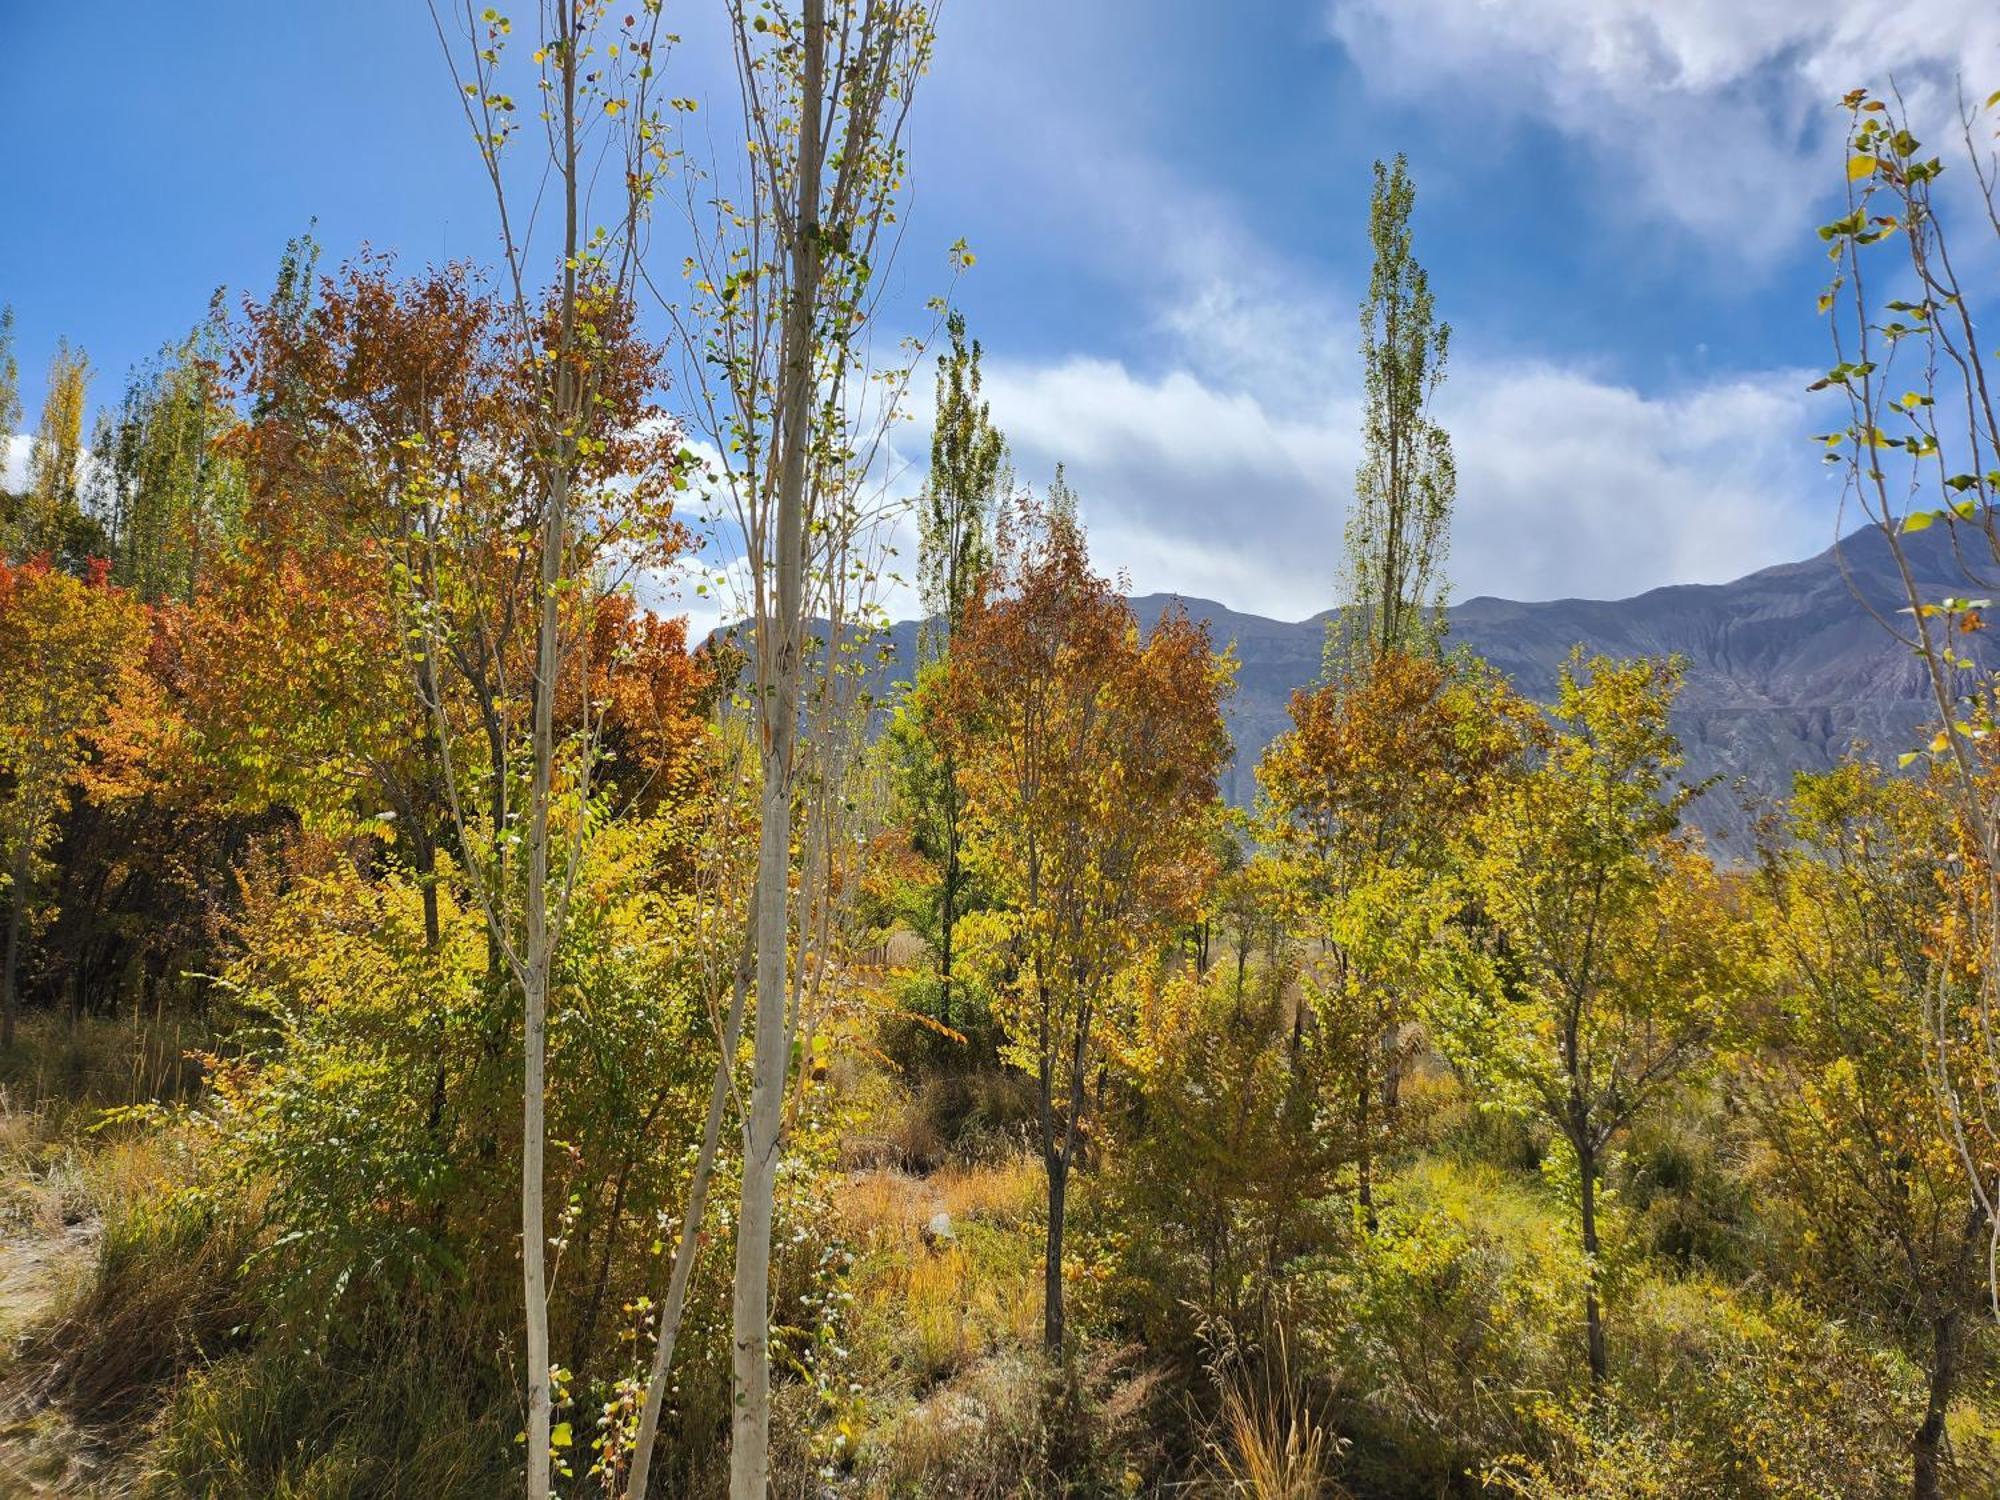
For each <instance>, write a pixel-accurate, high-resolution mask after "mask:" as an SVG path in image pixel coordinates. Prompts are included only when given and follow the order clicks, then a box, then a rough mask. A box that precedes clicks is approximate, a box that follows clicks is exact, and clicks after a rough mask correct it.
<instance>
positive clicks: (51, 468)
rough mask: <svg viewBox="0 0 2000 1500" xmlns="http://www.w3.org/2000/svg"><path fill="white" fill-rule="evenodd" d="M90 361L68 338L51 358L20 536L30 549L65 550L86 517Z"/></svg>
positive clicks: (31, 460) (29, 467)
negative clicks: (82, 500) (81, 494)
mask: <svg viewBox="0 0 2000 1500" xmlns="http://www.w3.org/2000/svg"><path fill="white" fill-rule="evenodd" d="M89 384H90V362H89V361H88V360H87V359H86V358H85V357H84V354H83V351H82V350H81V349H71V348H70V346H69V341H68V340H67V339H64V340H61V341H59V342H58V343H57V344H56V352H55V355H54V357H53V358H52V359H51V360H50V361H49V385H48V396H47V398H46V400H44V402H43V403H42V420H41V424H40V426H38V427H37V428H36V430H35V441H34V446H33V447H32V448H31V449H30V450H29V453H28V494H27V504H26V506H25V507H24V508H23V510H22V513H21V527H20V541H21V543H22V550H23V551H24V552H27V553H35V552H51V553H57V552H62V551H63V550H64V549H65V544H66V543H67V542H68V540H69V536H70V533H71V531H72V530H73V529H74V527H75V525H76V523H77V522H78V521H80V520H81V519H82V516H83V511H82V507H81V506H80V505H79V503H78V489H79V487H80V484H81V480H82V474H83V406H84V398H85V394H86V392H87V390H88V388H89Z"/></svg>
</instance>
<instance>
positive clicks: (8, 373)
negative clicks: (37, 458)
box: [0, 306, 21, 465]
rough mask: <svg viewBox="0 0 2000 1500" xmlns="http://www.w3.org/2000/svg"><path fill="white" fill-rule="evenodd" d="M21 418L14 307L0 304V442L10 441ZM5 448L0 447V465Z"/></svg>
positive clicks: (2, 462) (19, 373)
mask: <svg viewBox="0 0 2000 1500" xmlns="http://www.w3.org/2000/svg"><path fill="white" fill-rule="evenodd" d="M20 420H21V365H20V361H18V360H17V359H15V357H14V309H13V308H12V307H9V306H0V443H7V442H11V441H12V440H13V437H14V427H15V424H16V423H18V422H19V421H20ZM5 458H6V450H5V449H0V465H4V460H5Z"/></svg>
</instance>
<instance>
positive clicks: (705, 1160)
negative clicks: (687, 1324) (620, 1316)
mask: <svg viewBox="0 0 2000 1500" xmlns="http://www.w3.org/2000/svg"><path fill="white" fill-rule="evenodd" d="M754 962H755V951H754V948H751V947H746V948H745V950H744V953H743V956H742V957H741V958H740V959H739V960H738V961H737V965H736V979H735V983H734V985H733V986H732V988H731V994H730V1001H729V1014H728V1016H727V1017H726V1018H725V1019H724V1021H723V1027H722V1055H721V1056H720V1057H719V1058H717V1059H716V1063H715V1080H714V1082H713V1083H712V1084H710V1086H709V1093H708V1119H707V1121H706V1122H705V1123H704V1124H703V1126H702V1132H701V1151H700V1153H699V1154H698V1155H697V1156H696V1157H695V1164H694V1177H693V1179H692V1180H691V1181H690V1182H689V1184H688V1201H687V1208H686V1211H685V1212H683V1213H682V1215H681V1233H680V1242H679V1244H678V1245H676V1246H675V1248H674V1269H673V1274H672V1276H671V1277H669V1278H668V1282H667V1298H666V1301H665V1302H664V1303H663V1304H662V1305H661V1308H660V1327H659V1342H658V1343H657V1344H655V1345H654V1348H653V1370H652V1376H651V1378H650V1379H649V1380H648V1381H647V1384H646V1399H645V1402H644V1404H643V1405H642V1406H641V1407H640V1409H639V1431H638V1433H637V1435H636V1436H635V1438H634V1439H633V1444H632V1470H631V1473H630V1475H629V1476H628V1477H627V1480H626V1485H625V1496H626V1500H646V1485H647V1482H648V1480H649V1479H650V1478H651V1475H652V1470H653V1445H654V1443H655V1442H657V1441H658V1439H659V1434H660V1412H661V1409H662V1408H663V1407H664V1406H665V1404H666V1397H667V1373H668V1371H669V1370H670V1369H672V1367H673V1362H674V1345H675V1343H676V1342H677V1341H678V1339H679V1337H680V1329H681V1316H682V1314H683V1313H684V1312H685V1310H686V1308H687V1289H688V1282H689V1280H690V1279H691V1278H692V1276H693V1274H694V1262H695V1253H696V1251H697V1249H698V1248H699V1245H700V1239H701V1221H702V1215H703V1213H704V1212H705V1211H706V1209H707V1207H708V1184H709V1179H710V1178H711V1177H712V1176H713V1175H714V1173H715V1158H716V1154H717V1148H718V1147H719V1146H720V1144H721V1139H722V1116H723V1112H724V1110H725V1109H726V1108H727V1106H728V1102H729V1075H730V1073H731V1071H732V1070H733V1069H734V1067H735V1062H736V1046H737V1042H738V1040H739V1039H740V1038H741V1037H742V1035H743V1004H744V1000H745V997H746V996H747V994H748V991H749V988H750V980H751V978H752V975H753V973H754Z"/></svg>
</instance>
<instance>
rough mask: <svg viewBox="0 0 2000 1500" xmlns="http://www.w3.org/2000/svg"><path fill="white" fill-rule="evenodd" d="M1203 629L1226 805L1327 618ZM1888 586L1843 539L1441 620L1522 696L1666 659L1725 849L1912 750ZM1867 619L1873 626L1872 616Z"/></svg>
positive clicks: (1884, 562) (1908, 679)
mask: <svg viewBox="0 0 2000 1500" xmlns="http://www.w3.org/2000/svg"><path fill="white" fill-rule="evenodd" d="M1950 546H1951V544H1950V540H1949V534H1948V532H1947V530H1946V528H1944V527H1942V526H1940V527H1935V528H1933V529H1932V530H1931V531H1928V532H1925V533H1922V534H1921V535H1919V536H1917V537H1913V538H1911V548H1912V560H1913V562H1914V563H1915V565H1916V567H1917V571H1918V577H1919V582H1920V583H1921V585H1922V586H1923V588H1924V591H1925V594H1926V597H1937V596H1941V595H1944V594H1952V593H1959V594H1963V593H1966V592H1968V590H1969V588H1970V587H1971V586H1970V585H1968V584H1967V583H1966V581H1965V578H1964V575H1963V573H1962V572H1961V571H1960V570H1959V569H1958V567H1957V566H1956V565H1955V564H1954V562H1953V560H1952V556H1951V550H1950ZM1172 602H1173V599H1172V597H1171V596H1169V595H1164V594H1149V595H1143V596H1140V597H1138V598H1135V599H1134V600H1133V601H1132V604H1133V608H1134V610H1135V611H1136V612H1137V614H1138V615H1139V618H1140V620H1141V621H1142V623H1144V624H1146V625H1148V626H1150V625H1151V623H1152V622H1153V621H1154V620H1156V619H1157V618H1158V617H1159V614H1160V612H1161V611H1162V610H1163V609H1165V608H1166V607H1167V606H1168V605H1169V604H1170V603H1172ZM1180 602H1181V603H1183V604H1185V605H1186V607H1187V609H1188V611H1189V613H1190V614H1192V615H1193V616H1194V617H1195V618H1197V619H1205V620H1207V621H1208V622H1209V626H1210V629H1211V632H1212V633H1213V636H1214V639H1215V642H1216V644H1217V646H1218V647H1220V646H1223V645H1229V644H1233V645H1234V646H1235V648H1236V654H1237V660H1238V670H1237V691H1236V696H1235V699H1234V701H1233V703H1232V704H1231V706H1230V710H1229V718H1230V728H1231V731H1232V733H1233V735H1234V737H1235V741H1236V759H1235V762H1234V764H1233V765H1232V766H1231V768H1230V770H1229V773H1228V780H1227V783H1226V786H1225V791H1226V792H1227V794H1228V796H1229V798H1230V800H1232V801H1234V802H1236V803H1238V804H1247V803H1249V802H1250V801H1251V800H1252V799H1253V798H1254V796H1255V790H1256V781H1255V774H1254V773H1255V767H1256V764H1257V759H1258V757H1259V756H1260V755H1261V754H1262V753H1263V750H1264V747H1265V746H1266V745H1267V744H1269V743H1270V741H1271V740H1272V739H1273V738H1274V737H1275V736H1276V735H1278V734H1279V733H1281V732H1282V731H1283V730H1284V728H1285V727H1286V725H1287V724H1288V723H1289V715H1288V712H1287V707H1286V705H1287V702H1288V700H1289V698H1290V696H1291V694H1292V692H1293V691H1294V690H1295V689H1297V688H1299V687H1302V686H1304V685H1305V684H1307V683H1309V682H1311V681H1312V680H1313V679H1314V677H1315V676H1316V675H1317V674H1318V671H1319V666H1320V648H1321V642H1322V641H1323V639H1324V637H1325V632H1326V621H1327V616H1326V615H1324V614H1321V615H1316V616H1314V617H1313V618H1311V619H1309V620H1301V621H1297V622H1288V621H1282V620H1272V619H1266V618H1264V617H1262V616H1259V615H1252V614H1242V613H1239V612H1237V611H1235V610H1231V609H1228V608H1225V607H1224V606H1222V605H1220V604H1216V603H1214V602H1212V601H1210V600H1206V599H1184V600H1181V601H1180ZM1902 607H1903V592H1902V588H1901V584H1900V582H1899V580H1898V578H1897V576H1896V573H1895V571H1894V565H1893V562H1892V560H1891V558H1890V556H1889V551H1888V548H1887V546H1886V545H1885V544H1884V542H1883V540H1882V537H1881V535H1880V534H1879V533H1877V532H1873V531H1862V532H1857V533H1855V534H1854V535H1852V536H1850V537H1848V538H1847V539H1846V540H1845V541H1843V542H1842V543H1840V544H1839V545H1838V546H1835V547H1830V548H1828V549H1827V550H1826V551H1825V552H1823V553H1821V554H1820V555H1819V556H1817V557H1813V558H1808V559H1807V560H1805V561H1804V562H1797V563H1786V564H1784V565H1782V566H1779V567H1774V568H1766V569H1764V570H1762V571H1761V572H1757V573H1752V574H1749V575H1748V576H1747V577H1744V578H1739V579H1737V580H1735V581H1734V582H1732V583H1722V584H1680V585H1675V586H1671V587H1668V588H1659V589H1654V590H1652V591H1651V592H1649V593H1644V594H1640V595H1638V596H1637V597H1635V598H1631V599H1619V600H1598V599H1553V600H1547V601H1544V602H1541V603H1519V602H1516V601H1514V600H1509V599H1493V598H1475V599H1468V600H1466V601H1465V602H1464V603H1463V604H1460V605H1458V606H1456V607H1455V608H1453V609H1452V611H1451V632H1450V638H1451V643H1452V644H1453V645H1454V646H1464V647H1468V648H1470V649H1471V650H1472V651H1474V652H1476V653H1478V654H1479V655H1480V656H1482V657H1484V658H1485V659H1486V660H1488V661H1490V662H1492V663H1493V664H1494V665H1495V666H1496V667H1498V668H1500V669H1501V670H1502V671H1504V672H1506V673H1507V674H1508V676H1509V677H1511V678H1512V679H1513V681H1514V684H1515V686H1516V687H1517V688H1519V689H1520V690H1521V691H1522V692H1524V693H1526V694H1528V695H1529V696H1530V697H1534V698H1538V699H1543V700H1547V699H1550V698H1552V697H1553V696H1554V694H1555V687H1556V674H1557V670H1558V668H1559V667H1560V666H1561V665H1562V663H1563V661H1564V660H1565V659H1566V658H1567V657H1568V655H1569V652H1570V649H1571V647H1572V646H1575V645H1578V644H1581V645H1583V646H1584V647H1585V648H1587V649H1588V650H1591V651H1601V652H1605V653H1608V654H1611V655H1615V656H1638V655H1668V654H1678V655H1680V656H1682V657H1684V658H1685V659H1686V662H1687V682H1686V687H1685V689H1684V691H1683V693H1682V697H1681V701H1680V705H1679V708H1678V711H1677V712H1676V714H1675V725H1676V728H1677V730H1678V732H1679V734H1680V736H1681V741H1682V745H1683V747H1684V749H1685V750H1686V753H1687V768H1686V773H1685V774H1686V775H1687V776H1688V777H1689V778H1691V779H1702V778H1708V777H1719V778H1720V780H1719V781H1718V783H1717V785H1716V786H1715V787H1714V788H1713V789H1712V790H1710V791H1709V792H1707V793H1706V794H1705V795H1704V796H1703V797H1702V798H1701V799H1700V801H1699V802H1698V803H1697V804H1696V808H1695V810H1694V817H1695V821H1696V822H1698V823H1699V824H1700V825H1701V826H1702V827H1703V828H1704V829H1705V830H1706V831H1707V832H1708V833H1709V835H1710V836H1711V838H1713V839H1714V840H1715V841H1716V842H1717V843H1718V844H1719V845H1720V846H1722V847H1723V848H1724V849H1725V850H1728V851H1730V852H1733V853H1736V854H1744V853H1747V852H1748V850H1749V847H1750V835H1749V828H1750V822H1751V818H1752V816H1753V813H1752V812H1751V811H1749V810H1746V801H1747V802H1748V803H1750V804H1752V805H1754V804H1756V803H1757V802H1759V801H1768V799H1770V798H1771V797H1772V796H1774V795H1782V794H1783V793H1784V792H1785V791H1786V790H1787V788H1788V787H1789V785H1790V781H1791V776H1792V773H1793V772H1794V771H1797V770H1809V769H1818V768H1824V767H1826V766H1829V765H1831V764H1833V763H1834V762H1836V761H1838V760H1839V759H1840V758H1841V757H1842V756H1843V755H1845V754H1847V753H1848V751H1849V750H1850V748H1852V747H1854V746H1856V745H1861V746H1865V747H1869V748H1871V749H1872V750H1873V752H1874V753H1875V754H1877V755H1878V756H1881V757H1882V758H1884V759H1887V758H1891V757H1893V756H1894V755H1896V754H1897V753H1899V752H1900V751H1902V750H1904V749H1906V748H1909V747H1910V746H1912V745H1913V744H1915V743H1917V741H1918V739H1919V730H1920V727H1921V726H1922V725H1923V724H1924V723H1925V722H1926V721H1927V720H1929V719H1932V718H1934V717H1935V714H1934V713H1933V712H1932V710H1931V708H1930V706H1929V703H1928V700H1927V696H1926V688H1925V685H1924V680H1923V673H1922V668H1921V666H1920V664H1919V663H1918V662H1917V661H1916V660H1915V658H1914V657H1913V656H1911V654H1910V653H1909V652H1908V651H1907V650H1906V649H1905V648H1903V647H1901V646H1899V645H1898V644H1896V642H1895V641H1894V640H1893V639H1892V638H1891V637H1890V634H1889V632H1888V630H1887V629H1885V627H1884V624H1883V620H1884V619H1886V620H1888V621H1890V622H1896V623H1899V624H1902V623H1907V619H1906V617H1899V616H1898V614H1897V611H1898V610H1900V609H1901V608H1902ZM1878 614H1879V616H1881V617H1882V618H1877V616H1878ZM916 634H917V626H916V624H915V623H914V622H904V623H902V624H899V625H897V626H896V627H895V628H894V629H893V631H892V632H891V636H890V642H889V645H890V648H891V652H890V654H891V659H892V664H891V665H889V666H886V667H885V668H884V669H883V674H882V678H881V685H882V686H883V687H884V688H886V687H887V686H888V684H889V683H890V681H891V680H892V679H894V678H896V677H898V676H900V675H902V674H901V670H899V667H898V665H896V664H900V663H906V662H908V661H909V660H910V659H911V652H912V650H913V649H914V646H915V641H916Z"/></svg>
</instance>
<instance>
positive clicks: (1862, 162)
mask: <svg viewBox="0 0 2000 1500" xmlns="http://www.w3.org/2000/svg"><path fill="white" fill-rule="evenodd" d="M1880 165H1881V163H1880V162H1878V161H1876V160H1875V158H1874V157H1872V156H1851V157H1849V158H1848V159H1847V180H1848V181H1849V182H1856V181H1859V180H1860V179H1861V178H1863V177H1866V176H1868V175H1869V174H1870V173H1871V172H1873V171H1874V170H1875V169H1876V167H1878V166H1880Z"/></svg>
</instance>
